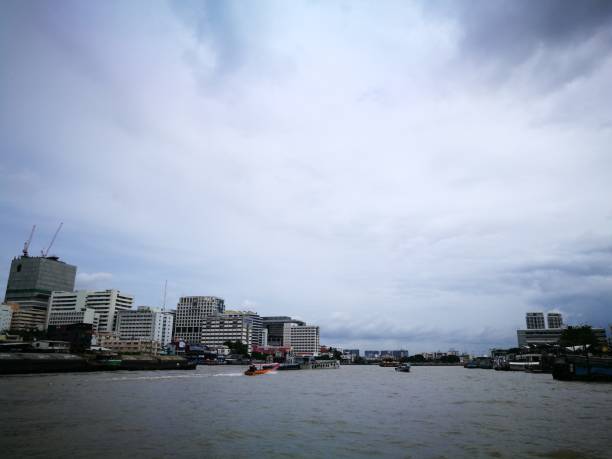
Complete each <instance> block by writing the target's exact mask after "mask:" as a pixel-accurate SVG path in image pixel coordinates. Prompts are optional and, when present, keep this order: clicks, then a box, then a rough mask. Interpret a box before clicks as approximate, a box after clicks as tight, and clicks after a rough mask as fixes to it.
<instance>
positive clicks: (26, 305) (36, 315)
mask: <svg viewBox="0 0 612 459" xmlns="http://www.w3.org/2000/svg"><path fill="white" fill-rule="evenodd" d="M76 270H77V268H76V266H73V265H69V264H67V263H64V262H63V261H60V260H59V258H58V257H30V256H27V255H24V256H20V257H16V258H13V260H12V261H11V268H10V272H9V278H8V282H7V284H6V294H5V299H4V301H5V303H17V304H19V306H20V314H19V316H18V317H17V318H16V319H18V320H16V321H15V324H14V325H12V328H13V329H14V330H20V329H21V330H23V329H24V328H21V327H28V328H36V329H41V330H42V329H43V328H44V326H45V323H46V319H47V307H48V303H49V298H50V297H51V292H53V291H54V290H74V281H75V278H76ZM14 319H15V318H14Z"/></svg>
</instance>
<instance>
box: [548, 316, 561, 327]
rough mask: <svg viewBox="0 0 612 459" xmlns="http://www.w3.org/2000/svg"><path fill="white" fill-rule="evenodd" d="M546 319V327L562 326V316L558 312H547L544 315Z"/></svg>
mask: <svg viewBox="0 0 612 459" xmlns="http://www.w3.org/2000/svg"><path fill="white" fill-rule="evenodd" d="M546 321H547V322H548V328H562V327H563V317H562V315H561V314H560V313H558V312H549V313H548V314H547V315H546Z"/></svg>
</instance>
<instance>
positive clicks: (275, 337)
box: [262, 316, 306, 346]
mask: <svg viewBox="0 0 612 459" xmlns="http://www.w3.org/2000/svg"><path fill="white" fill-rule="evenodd" d="M262 319H263V328H265V329H266V330H267V334H268V345H269V346H290V344H289V341H290V339H291V330H290V329H291V326H292V325H306V323H305V322H303V321H301V320H296V319H292V318H291V317H287V316H271V317H262Z"/></svg>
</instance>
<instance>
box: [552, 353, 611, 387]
mask: <svg viewBox="0 0 612 459" xmlns="http://www.w3.org/2000/svg"><path fill="white" fill-rule="evenodd" d="M552 375H553V378H554V379H557V380H560V381H600V382H612V357H595V356H582V355H567V356H564V357H560V358H558V359H557V360H556V361H555V364H554V367H553V372H552Z"/></svg>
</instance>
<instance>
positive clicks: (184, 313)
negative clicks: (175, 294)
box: [174, 296, 225, 344]
mask: <svg viewBox="0 0 612 459" xmlns="http://www.w3.org/2000/svg"><path fill="white" fill-rule="evenodd" d="M224 311H225V301H224V300H223V299H222V298H217V297H215V296H183V297H181V298H180V299H179V302H178V305H177V306H176V313H175V318H174V339H175V340H181V341H185V342H187V343H192V344H196V343H201V341H202V327H203V325H204V320H205V319H206V318H207V317H208V316H210V315H216V314H222V313H223V312H224Z"/></svg>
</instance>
